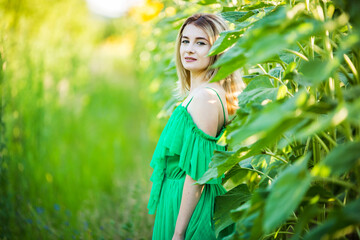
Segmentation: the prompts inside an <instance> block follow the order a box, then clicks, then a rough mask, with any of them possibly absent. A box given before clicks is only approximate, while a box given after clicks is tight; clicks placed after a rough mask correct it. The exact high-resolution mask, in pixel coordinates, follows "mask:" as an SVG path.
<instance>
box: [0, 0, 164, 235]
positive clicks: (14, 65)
mask: <svg viewBox="0 0 360 240" xmlns="http://www.w3.org/2000/svg"><path fill="white" fill-rule="evenodd" d="M29 4H31V3H30V1H22V2H21V3H14V2H10V1H9V2H6V3H5V4H4V5H3V6H2V7H1V10H0V11H1V15H2V16H3V17H4V18H3V19H4V21H3V23H2V25H1V39H0V40H1V49H0V54H1V66H2V67H1V74H0V75H1V82H0V84H1V99H2V102H1V123H2V126H1V144H2V145H1V146H2V148H1V162H0V174H1V182H0V184H1V190H0V194H1V196H0V206H1V214H0V217H1V218H0V221H1V223H0V238H1V239H72V238H75V239H80V238H81V239H127V238H128V239H149V238H150V236H151V227H152V222H153V217H152V216H149V215H148V214H147V209H146V206H147V200H148V194H149V190H150V187H151V186H150V182H149V181H148V179H149V178H150V174H151V172H150V168H149V167H148V163H149V160H150V158H151V153H152V151H153V148H154V144H155V140H156V138H157V134H158V130H157V129H154V128H151V129H150V128H149V126H152V125H151V121H152V119H153V117H154V115H155V113H156V112H157V111H158V110H157V109H156V108H155V107H152V105H151V103H149V102H146V98H144V97H143V96H142V94H143V92H144V88H145V86H143V85H144V84H143V82H142V79H139V78H137V76H136V75H135V73H134V70H135V68H136V65H134V62H133V61H128V59H129V58H133V56H132V55H131V51H130V52H129V51H127V52H126V53H125V51H124V44H125V45H126V41H125V43H124V39H127V38H129V37H132V38H133V40H134V41H136V29H133V30H131V28H130V30H127V29H126V28H125V26H126V25H125V24H123V20H121V19H120V20H113V21H102V20H96V18H94V17H93V16H91V15H90V14H89V13H88V12H87V9H86V5H85V4H84V3H83V2H82V1H76V2H74V1H61V2H57V3H49V2H47V1H40V0H39V1H37V4H39V5H37V6H38V7H37V8H29V6H30V5H29ZM134 35H135V37H134ZM126 46H127V47H128V48H130V50H131V48H132V46H131V45H129V44H128V45H126ZM126 46H125V47H126ZM149 107H150V108H149Z"/></svg>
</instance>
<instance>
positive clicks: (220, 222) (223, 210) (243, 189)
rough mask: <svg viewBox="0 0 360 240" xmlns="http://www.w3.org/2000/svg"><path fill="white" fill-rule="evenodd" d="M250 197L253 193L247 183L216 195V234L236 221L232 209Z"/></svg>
mask: <svg viewBox="0 0 360 240" xmlns="http://www.w3.org/2000/svg"><path fill="white" fill-rule="evenodd" d="M250 197H251V193H250V191H249V188H248V187H247V186H246V184H240V185H239V186H237V187H235V188H234V189H231V190H230V191H229V192H227V193H226V194H224V195H221V196H218V197H216V200H215V212H214V221H215V233H216V235H218V234H219V232H220V231H221V230H223V229H224V228H226V227H227V226H229V225H230V224H232V223H234V221H233V220H232V218H231V216H230V211H231V210H232V209H235V208H237V207H239V205H241V204H242V203H244V202H246V201H247V200H249V199H250Z"/></svg>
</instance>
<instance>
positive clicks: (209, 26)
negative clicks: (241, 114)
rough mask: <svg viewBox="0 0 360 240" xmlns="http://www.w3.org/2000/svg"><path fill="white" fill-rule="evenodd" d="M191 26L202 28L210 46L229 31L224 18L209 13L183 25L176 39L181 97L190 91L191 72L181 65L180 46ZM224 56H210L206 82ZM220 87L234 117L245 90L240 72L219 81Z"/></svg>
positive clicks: (214, 72) (192, 18)
mask: <svg viewBox="0 0 360 240" xmlns="http://www.w3.org/2000/svg"><path fill="white" fill-rule="evenodd" d="M189 24H194V25H195V26H196V27H198V28H201V29H202V30H203V31H204V32H205V33H206V34H207V35H208V37H209V41H210V44H211V45H213V44H214V42H215V41H216V39H218V37H219V36H220V33H221V32H223V31H226V30H229V28H228V26H227V24H226V22H225V21H224V19H223V18H221V17H219V16H217V15H215V14H209V13H197V14H194V15H192V16H191V17H189V18H187V19H186V20H185V22H184V23H183V25H182V26H181V28H180V30H179V33H178V36H177V39H176V54H175V63H176V70H177V75H178V78H179V80H178V92H180V95H181V96H183V95H186V94H187V93H188V91H189V90H190V85H191V82H190V71H189V70H186V69H185V68H184V66H183V65H182V63H181V56H180V45H181V38H182V35H183V31H184V29H185V27H186V26H187V25H189ZM221 55H222V53H220V54H218V55H214V56H210V64H209V66H208V68H207V69H206V75H205V77H206V80H207V81H210V80H211V79H212V78H213V77H214V76H215V74H216V73H217V72H218V70H219V68H210V66H211V65H213V64H214V63H215V62H216V60H217V59H218V58H219V57H220V56H221ZM219 83H220V85H221V86H222V87H223V88H224V90H225V97H226V104H227V110H228V112H229V114H230V115H233V114H234V113H235V112H236V109H237V108H238V99H237V96H238V95H239V94H240V91H241V89H242V88H243V84H242V80H241V77H240V73H239V72H238V71H235V72H233V73H232V74H230V75H229V76H228V77H226V78H225V79H222V80H220V81H219Z"/></svg>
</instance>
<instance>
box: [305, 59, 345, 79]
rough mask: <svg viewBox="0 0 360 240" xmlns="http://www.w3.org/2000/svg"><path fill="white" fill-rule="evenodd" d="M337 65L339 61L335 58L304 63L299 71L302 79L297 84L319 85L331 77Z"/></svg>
mask: <svg viewBox="0 0 360 240" xmlns="http://www.w3.org/2000/svg"><path fill="white" fill-rule="evenodd" d="M339 65H340V61H339V60H338V59H337V58H336V57H334V58H333V59H331V60H327V61H321V60H319V59H315V60H311V61H308V62H304V63H303V64H302V66H301V67H300V69H299V72H301V73H302V74H303V77H302V78H300V79H298V82H299V83H300V84H303V85H305V86H309V85H314V84H318V83H321V82H322V81H324V80H326V79H328V78H329V77H330V76H331V75H333V74H334V72H335V70H336V69H337V68H338V67H339Z"/></svg>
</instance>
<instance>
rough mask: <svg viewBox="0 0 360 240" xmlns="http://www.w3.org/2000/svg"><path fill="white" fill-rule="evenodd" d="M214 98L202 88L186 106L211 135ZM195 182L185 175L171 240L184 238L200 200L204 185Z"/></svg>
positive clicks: (214, 121) (215, 108) (214, 123)
mask: <svg viewBox="0 0 360 240" xmlns="http://www.w3.org/2000/svg"><path fill="white" fill-rule="evenodd" d="M216 100H217V96H216V95H215V93H214V92H213V91H212V90H208V89H203V90H201V92H199V93H198V94H197V95H196V96H194V99H193V100H192V102H191V104H190V105H189V108H188V111H189V113H190V115H191V117H192V119H193V121H194V122H195V124H196V125H197V127H198V128H200V129H201V130H202V131H203V132H205V133H207V134H209V135H211V136H215V135H216V133H217V129H218V121H219V108H218V106H217V105H216V103H217V101H218V100H217V101H216ZM195 182H196V181H195V180H194V179H193V178H192V177H190V176H189V175H186V178H185V182H184V188H183V194H182V198H181V205H180V210H179V215H178V218H177V221H176V226H175V233H174V236H173V240H178V239H184V236H185V232H186V228H187V226H188V224H189V221H190V218H191V216H192V214H193V212H194V210H195V207H196V205H197V203H198V202H199V200H200V197H201V194H202V191H203V189H204V185H193V184H194V183H195Z"/></svg>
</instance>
